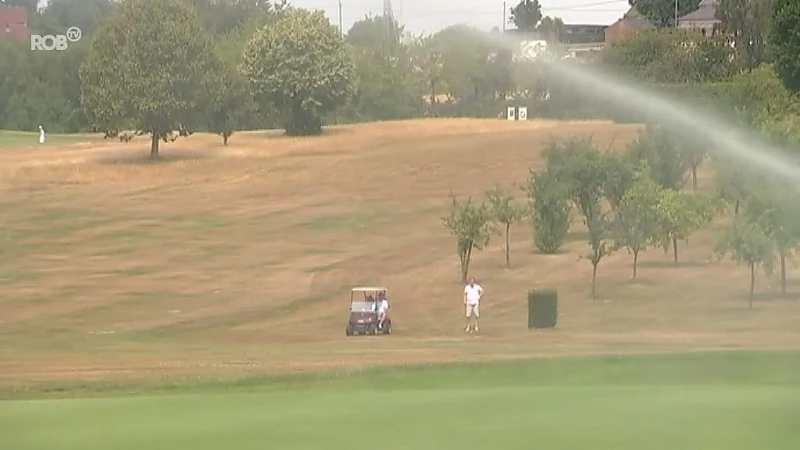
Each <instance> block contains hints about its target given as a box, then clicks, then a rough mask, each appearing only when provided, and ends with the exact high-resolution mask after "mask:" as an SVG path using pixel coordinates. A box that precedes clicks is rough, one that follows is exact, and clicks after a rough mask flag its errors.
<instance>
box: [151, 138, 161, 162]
mask: <svg viewBox="0 0 800 450" xmlns="http://www.w3.org/2000/svg"><path fill="white" fill-rule="evenodd" d="M158 144H159V141H158V133H156V132H155V131H154V132H153V133H152V135H151V137H150V158H152V159H156V158H158Z"/></svg>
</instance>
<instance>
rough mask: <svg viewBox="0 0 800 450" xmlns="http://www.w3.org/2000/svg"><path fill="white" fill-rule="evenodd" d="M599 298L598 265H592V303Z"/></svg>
mask: <svg viewBox="0 0 800 450" xmlns="http://www.w3.org/2000/svg"><path fill="white" fill-rule="evenodd" d="M596 298H597V264H596V263H592V301H594V300H595V299H596Z"/></svg>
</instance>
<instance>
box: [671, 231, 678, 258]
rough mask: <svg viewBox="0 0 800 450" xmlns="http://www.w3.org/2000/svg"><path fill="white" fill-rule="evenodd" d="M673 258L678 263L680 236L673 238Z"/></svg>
mask: <svg viewBox="0 0 800 450" xmlns="http://www.w3.org/2000/svg"><path fill="white" fill-rule="evenodd" d="M672 258H673V260H674V261H675V264H678V238H676V237H673V238H672Z"/></svg>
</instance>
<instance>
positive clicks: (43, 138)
mask: <svg viewBox="0 0 800 450" xmlns="http://www.w3.org/2000/svg"><path fill="white" fill-rule="evenodd" d="M45 140H47V137H46V136H45V134H44V128H42V126H41V125H39V143H40V144H44V142H45Z"/></svg>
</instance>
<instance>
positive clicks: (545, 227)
mask: <svg viewBox="0 0 800 450" xmlns="http://www.w3.org/2000/svg"><path fill="white" fill-rule="evenodd" d="M526 190H527V193H528V198H529V200H530V209H531V228H532V230H533V245H534V247H536V249H537V250H538V251H540V252H542V253H544V254H546V255H552V254H555V253H557V252H558V251H559V249H561V246H562V245H564V241H565V240H566V238H567V233H568V232H569V226H570V224H571V223H572V217H571V214H570V212H571V211H570V204H569V198H568V197H567V195H566V189H565V186H564V185H563V183H562V182H561V181H560V180H559V179H558V178H557V177H556V176H555V175H553V174H552V173H550V172H549V171H546V170H545V171H541V172H534V171H530V175H529V176H528V185H527V186H526Z"/></svg>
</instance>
